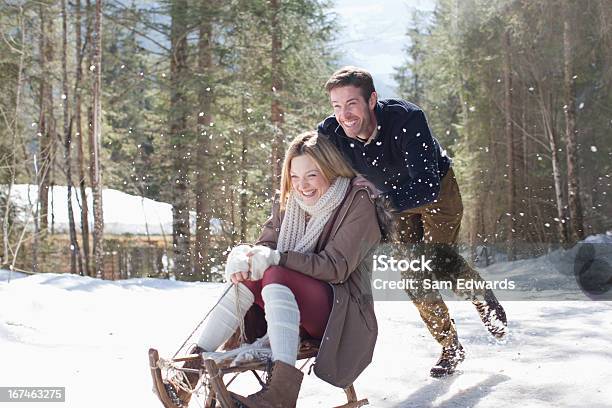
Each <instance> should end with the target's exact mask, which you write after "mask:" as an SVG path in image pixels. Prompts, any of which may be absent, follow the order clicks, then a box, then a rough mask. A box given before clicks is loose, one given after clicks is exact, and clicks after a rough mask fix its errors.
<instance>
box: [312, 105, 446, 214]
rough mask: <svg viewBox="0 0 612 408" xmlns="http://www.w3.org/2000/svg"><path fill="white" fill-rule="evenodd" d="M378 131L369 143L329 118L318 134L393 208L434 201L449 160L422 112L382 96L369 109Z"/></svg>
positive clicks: (320, 125)
mask: <svg viewBox="0 0 612 408" xmlns="http://www.w3.org/2000/svg"><path fill="white" fill-rule="evenodd" d="M374 110H375V114H376V122H377V123H378V135H377V136H376V138H375V139H374V140H372V141H370V143H368V144H364V143H363V142H361V141H359V139H351V138H349V137H348V136H346V134H345V133H344V129H342V126H340V124H339V123H338V121H337V120H336V118H335V117H334V116H330V117H328V118H327V119H325V120H324V121H323V122H321V123H320V124H319V126H318V130H319V133H322V134H324V135H326V136H327V137H328V138H329V140H331V142H332V143H333V144H334V145H335V146H336V147H337V148H338V149H339V150H340V151H341V152H342V154H343V155H344V157H345V158H346V159H347V160H348V162H349V163H350V164H351V166H352V167H353V169H355V171H357V172H358V173H359V174H361V175H363V176H364V177H365V178H366V179H368V180H369V181H370V182H372V183H373V184H374V185H375V186H376V188H378V189H379V190H380V191H382V192H383V193H384V195H385V196H387V197H389V198H390V199H391V203H392V204H393V206H394V207H395V209H396V210H398V211H404V210H407V209H409V208H414V207H420V206H422V205H425V204H429V203H431V202H432V201H434V200H435V199H436V198H437V197H438V194H439V193H440V179H442V177H444V176H445V175H446V173H447V172H448V169H449V168H450V166H451V163H452V162H451V159H450V158H449V157H448V156H447V155H446V152H445V151H444V150H442V148H441V147H440V144H439V143H438V141H437V140H436V139H435V138H434V137H433V136H432V135H431V132H430V130H429V126H428V125H427V119H426V118H425V114H424V113H423V111H422V110H421V109H420V108H419V107H418V106H416V105H414V104H412V103H410V102H406V101H403V100H398V99H382V100H380V101H378V103H377V104H376V107H375V108H374Z"/></svg>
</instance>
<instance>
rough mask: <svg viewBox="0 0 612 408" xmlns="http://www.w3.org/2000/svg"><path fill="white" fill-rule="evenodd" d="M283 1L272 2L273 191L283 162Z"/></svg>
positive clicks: (278, 182)
mask: <svg viewBox="0 0 612 408" xmlns="http://www.w3.org/2000/svg"><path fill="white" fill-rule="evenodd" d="M281 1H282V0H270V9H271V10H270V11H271V13H272V15H271V21H270V26H271V31H272V50H271V51H272V64H271V76H272V112H271V113H272V125H273V126H274V141H273V142H272V155H271V164H272V174H273V176H272V191H274V190H275V189H277V188H279V186H280V179H281V167H282V160H283V150H284V149H283V143H284V135H283V123H284V121H285V119H284V117H283V108H282V106H281V103H280V96H281V91H282V88H283V82H282V73H281V63H282V56H281V47H282V41H281V26H280V22H279V14H280V2H281Z"/></svg>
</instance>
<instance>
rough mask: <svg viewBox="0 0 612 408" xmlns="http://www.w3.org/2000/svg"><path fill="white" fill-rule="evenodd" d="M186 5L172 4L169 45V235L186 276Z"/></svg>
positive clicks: (177, 0)
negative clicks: (171, 172) (171, 147)
mask: <svg viewBox="0 0 612 408" xmlns="http://www.w3.org/2000/svg"><path fill="white" fill-rule="evenodd" d="M187 7H188V4H187V2H186V1H185V0H175V1H173V2H172V3H171V19H172V21H171V33H170V37H171V39H170V40H171V44H172V55H171V58H172V59H171V62H170V75H171V83H172V85H171V96H170V134H171V135H172V138H173V140H174V141H175V143H174V146H175V147H174V149H175V151H174V154H173V162H174V163H173V168H174V172H175V174H174V177H175V180H174V183H173V194H172V238H173V244H174V266H175V272H176V273H178V275H180V276H183V277H187V276H189V275H191V274H192V272H191V270H192V268H191V248H190V241H191V231H190V229H189V188H188V184H189V180H188V177H187V171H188V168H189V166H188V164H187V162H186V159H185V156H186V146H185V144H186V143H185V140H184V138H185V133H186V131H187V119H186V117H185V115H186V113H185V112H186V109H185V104H186V102H185V94H184V82H185V76H186V75H187V33H186V31H185V30H186V29H185V28H184V27H185V24H186V22H185V16H186V13H187Z"/></svg>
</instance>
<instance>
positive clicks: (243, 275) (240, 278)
mask: <svg viewBox="0 0 612 408" xmlns="http://www.w3.org/2000/svg"><path fill="white" fill-rule="evenodd" d="M250 277H251V273H250V272H236V273H233V274H232V275H230V278H229V280H230V281H231V282H232V283H233V284H234V285H236V284H237V283H238V282H244V281H246V280H250Z"/></svg>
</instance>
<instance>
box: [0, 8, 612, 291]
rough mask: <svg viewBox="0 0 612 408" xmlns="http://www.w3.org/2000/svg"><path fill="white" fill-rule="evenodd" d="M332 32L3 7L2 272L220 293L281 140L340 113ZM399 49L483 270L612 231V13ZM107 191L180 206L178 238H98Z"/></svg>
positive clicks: (475, 23) (416, 38) (457, 15)
mask: <svg viewBox="0 0 612 408" xmlns="http://www.w3.org/2000/svg"><path fill="white" fill-rule="evenodd" d="M391 3H392V2H389V7H393V5H392V4H391ZM336 18H337V16H336V15H335V14H334V13H333V11H332V3H331V2H327V1H315V0H268V1H262V0H230V1H217V2H199V1H191V0H161V1H155V2H137V1H131V2H128V1H122V0H107V1H102V0H84V1H82V0H70V1H66V0H54V1H51V0H37V1H33V0H0V34H1V38H0V220H1V222H0V224H1V230H0V235H1V236H2V244H1V247H0V268H6V269H13V270H21V271H28V272H30V271H31V272H45V271H55V272H58V271H62V272H70V273H76V274H80V275H86V276H92V277H98V278H104V279H118V278H124V277H130V276H159V275H165V276H167V277H170V276H172V277H176V278H177V279H182V280H204V281H213V280H216V279H220V276H219V274H217V273H216V272H215V271H216V270H217V269H216V268H217V267H218V265H220V264H222V260H221V259H222V258H223V256H224V253H226V251H227V249H228V248H231V247H233V246H234V245H235V244H237V243H239V242H246V241H251V240H253V239H254V238H255V237H256V236H257V235H258V232H259V228H260V226H261V223H262V222H263V221H264V220H265V219H266V217H267V216H268V213H269V210H270V203H271V200H272V198H273V196H274V194H275V190H276V188H277V186H278V183H279V177H280V165H281V162H282V157H283V155H284V149H285V146H286V145H287V143H288V141H289V140H291V139H292V138H293V137H294V136H295V135H296V134H298V133H300V132H302V131H304V130H310V129H314V128H315V126H316V124H317V123H318V122H319V121H321V120H322V119H323V118H325V117H326V116H327V115H329V114H330V113H331V109H330V106H329V102H328V97H327V95H326V93H325V91H324V89H323V84H324V83H325V81H326V80H327V78H328V77H329V75H330V74H331V73H332V72H333V71H334V70H335V69H337V68H339V66H340V65H339V64H340V61H342V57H343V55H342V48H341V47H338V46H337V44H338V43H337V36H338V34H339V32H338V30H339V28H338V25H337V21H336ZM363 29H364V35H366V34H368V33H367V27H364V28H363ZM371 35H376V33H375V32H374V31H372V32H371ZM404 41H405V52H404V54H403V55H398V58H397V66H396V67H394V69H395V80H396V82H397V85H398V87H397V95H398V96H400V97H402V98H404V99H407V100H409V101H411V102H413V103H416V104H417V105H419V106H420V107H421V108H423V110H424V111H425V112H426V114H427V118H428V121H429V125H430V127H431V129H432V131H433V133H434V135H435V136H436V137H437V138H438V140H439V141H440V142H441V144H442V145H443V146H444V148H445V149H447V151H448V152H449V154H450V156H452V157H453V161H454V164H453V166H454V168H455V171H456V172H457V174H458V180H459V185H460V188H461V193H462V196H463V200H464V220H463V225H462V230H461V234H462V235H461V236H462V239H461V242H462V244H463V245H465V248H467V250H469V251H471V253H472V257H471V258H472V260H473V259H474V258H475V257H476V256H478V251H479V250H481V249H482V248H484V247H488V248H491V250H494V251H496V252H500V253H503V254H504V255H506V256H507V258H508V259H510V260H511V259H521V258H526V257H533V256H537V255H540V254H543V253H545V252H546V251H549V250H550V249H551V248H553V247H556V246H559V245H562V246H566V247H567V246H571V245H572V244H574V243H576V242H577V241H579V240H582V239H584V237H585V236H588V235H591V234H596V233H602V232H606V231H608V230H610V229H612V200H610V199H609V198H608V193H609V192H610V173H611V170H612V169H611V166H612V160H611V156H612V149H611V146H612V143H611V138H612V135H611V132H612V95H611V94H610V92H608V90H609V89H610V85H611V83H612V53H610V50H611V49H612V3H611V2H610V1H608V0H584V1H576V0H532V1H527V0H512V1H511V0H495V1H485V0H438V1H437V2H436V5H435V10H434V11H433V12H432V13H426V12H423V11H419V10H414V12H413V13H412V18H411V19H410V20H408V21H406V37H405V39H404ZM364 68H366V69H367V68H368V67H364ZM17 185H30V186H33V188H35V189H36V195H37V199H36V200H33V201H32V202H29V203H21V204H18V203H16V202H15V201H14V200H13V199H12V197H13V196H14V187H15V186H17ZM54 186H67V188H66V189H65V192H66V195H65V196H63V197H51V196H52V195H53V191H55V190H54ZM104 189H116V190H119V191H122V192H125V193H129V194H133V195H136V196H141V197H144V198H149V199H153V200H157V201H160V202H165V203H169V204H171V206H172V231H166V232H167V234H166V233H164V234H161V235H154V234H146V236H138V235H133V234H122V235H113V234H109V233H107V232H105V228H104V227H105V225H104V219H103V211H102V209H103V205H104V203H103V201H102V198H103V195H102V191H103V190H104ZM88 199H89V200H88ZM59 200H63V201H65V202H67V211H68V220H69V226H68V228H67V229H66V230H65V231H64V230H58V229H56V228H55V226H54V206H53V203H54V202H57V201H59ZM75 200H76V203H77V206H78V208H74V206H73V203H74V202H75ZM89 203H91V206H90V205H89ZM88 220H89V221H88ZM211 220H220V224H219V225H220V226H221V232H220V233H214V234H213V233H211V225H212V224H211ZM169 260H170V261H171V262H170V261H169ZM167 265H171V266H170V267H167Z"/></svg>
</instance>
